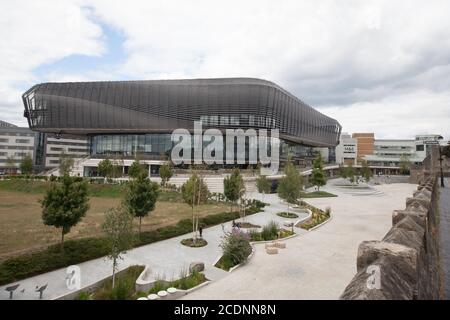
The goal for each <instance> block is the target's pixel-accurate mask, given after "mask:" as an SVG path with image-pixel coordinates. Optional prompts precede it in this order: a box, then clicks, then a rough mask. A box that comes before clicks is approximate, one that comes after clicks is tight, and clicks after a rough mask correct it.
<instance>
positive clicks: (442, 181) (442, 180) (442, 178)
mask: <svg viewBox="0 0 450 320" xmlns="http://www.w3.org/2000/svg"><path fill="white" fill-rule="evenodd" d="M442 139H444V138H443V137H442V136H439V138H438V140H442ZM438 149H439V169H440V170H441V188H444V187H445V185H444V171H443V170H442V161H443V160H444V159H442V151H441V144H440V143H439V141H438Z"/></svg>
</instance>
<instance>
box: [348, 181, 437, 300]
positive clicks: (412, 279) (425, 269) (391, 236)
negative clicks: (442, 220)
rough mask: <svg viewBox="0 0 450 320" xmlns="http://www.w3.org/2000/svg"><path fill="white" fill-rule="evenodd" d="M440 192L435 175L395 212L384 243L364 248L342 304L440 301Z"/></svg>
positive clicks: (362, 246)
mask: <svg viewBox="0 0 450 320" xmlns="http://www.w3.org/2000/svg"><path fill="white" fill-rule="evenodd" d="M437 193H438V188H437V179H436V177H435V176H434V177H433V176H430V177H428V178H427V179H425V180H424V181H423V183H422V184H420V185H419V186H418V188H417V191H415V192H414V194H413V196H412V197H410V198H407V199H406V207H405V209H403V210H395V211H394V212H393V214H392V228H391V229H390V230H389V232H388V233H387V234H386V235H385V236H384V238H383V239H382V240H381V241H363V242H362V243H361V244H360V245H359V248H358V256H357V261H356V265H357V274H356V275H355V276H354V278H353V279H352V281H351V282H350V284H349V285H348V286H347V288H346V289H345V290H344V292H343V294H342V295H341V299H344V300H353V299H405V300H413V299H439V284H440V279H439V262H438V261H439V256H438V255H439V251H438V241H439V239H438V234H437V232H438V230H437V228H438V226H437V223H438V221H437V216H438V212H437Z"/></svg>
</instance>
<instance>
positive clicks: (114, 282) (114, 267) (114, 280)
mask: <svg viewBox="0 0 450 320" xmlns="http://www.w3.org/2000/svg"><path fill="white" fill-rule="evenodd" d="M115 285H116V259H113V274H112V287H113V289H114V286H115Z"/></svg>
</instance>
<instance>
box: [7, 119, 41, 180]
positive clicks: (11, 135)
mask: <svg viewBox="0 0 450 320" xmlns="http://www.w3.org/2000/svg"><path fill="white" fill-rule="evenodd" d="M35 137H36V134H35V133H34V132H33V131H31V130H30V129H28V128H21V127H18V126H15V125H13V124H10V123H8V122H5V121H0V173H1V174H6V173H7V174H9V173H18V172H20V168H19V167H20V163H21V161H22V159H23V158H24V157H25V156H26V155H30V156H31V158H32V159H33V160H34V157H35V152H34V150H35Z"/></svg>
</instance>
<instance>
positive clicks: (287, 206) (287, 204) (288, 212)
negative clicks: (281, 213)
mask: <svg viewBox="0 0 450 320" xmlns="http://www.w3.org/2000/svg"><path fill="white" fill-rule="evenodd" d="M287 207H288V211H287V212H288V213H289V202H288V203H287Z"/></svg>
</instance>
